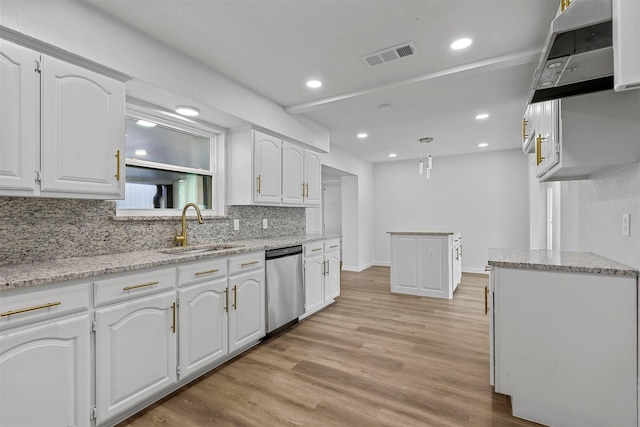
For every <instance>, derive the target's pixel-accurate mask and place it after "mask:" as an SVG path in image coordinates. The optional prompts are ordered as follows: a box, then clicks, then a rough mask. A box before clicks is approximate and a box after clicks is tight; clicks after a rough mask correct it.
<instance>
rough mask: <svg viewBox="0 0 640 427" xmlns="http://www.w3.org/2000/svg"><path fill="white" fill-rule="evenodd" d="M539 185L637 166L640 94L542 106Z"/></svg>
mask: <svg viewBox="0 0 640 427" xmlns="http://www.w3.org/2000/svg"><path fill="white" fill-rule="evenodd" d="M544 104H545V109H544V114H543V117H544V121H543V122H544V123H545V124H546V125H545V126H547V128H546V129H547V130H546V131H541V130H540V128H536V133H537V134H538V137H540V136H541V142H538V143H537V146H538V147H539V148H540V150H539V151H538V153H540V157H538V159H537V162H536V163H537V164H538V166H537V169H536V176H537V177H538V178H539V179H540V181H566V180H578V179H591V178H595V177H598V176H600V175H602V174H605V173H608V172H612V171H615V170H617V169H620V168H622V167H625V166H627V165H630V164H633V163H637V162H639V161H640V150H639V148H638V147H639V144H640V139H639V137H638V135H640V91H627V92H614V91H606V92H596V93H590V94H586V95H580V96H573V97H567V98H563V99H560V100H554V101H546V102H544Z"/></svg>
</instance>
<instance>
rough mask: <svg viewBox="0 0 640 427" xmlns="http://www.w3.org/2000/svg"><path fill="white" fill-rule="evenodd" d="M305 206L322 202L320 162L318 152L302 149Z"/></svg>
mask: <svg viewBox="0 0 640 427" xmlns="http://www.w3.org/2000/svg"><path fill="white" fill-rule="evenodd" d="M304 185H305V197H304V205H305V206H320V205H321V204H322V162H321V161H320V154H318V153H316V152H314V151H310V150H306V149H305V150H304Z"/></svg>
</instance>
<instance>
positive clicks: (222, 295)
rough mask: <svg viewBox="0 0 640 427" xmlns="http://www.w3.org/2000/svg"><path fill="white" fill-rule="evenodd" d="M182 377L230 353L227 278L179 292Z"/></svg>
mask: <svg viewBox="0 0 640 427" xmlns="http://www.w3.org/2000/svg"><path fill="white" fill-rule="evenodd" d="M179 301H180V305H179V317H178V325H179V330H178V332H179V344H178V345H179V354H180V377H186V376H188V375H190V374H192V373H194V372H196V371H197V370H198V369H201V368H203V367H204V366H206V365H209V364H211V363H213V362H215V361H216V360H218V359H220V358H222V357H224V356H226V355H227V354H228V344H227V343H228V336H227V335H228V324H227V309H228V303H229V300H228V294H227V278H226V277H225V278H223V279H217V280H212V281H208V282H204V283H200V284H197V285H193V286H189V287H187V288H183V289H180V291H179Z"/></svg>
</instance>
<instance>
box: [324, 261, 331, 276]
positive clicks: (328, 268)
mask: <svg viewBox="0 0 640 427" xmlns="http://www.w3.org/2000/svg"><path fill="white" fill-rule="evenodd" d="M325 262H326V263H327V276H328V275H329V274H330V273H331V263H330V262H329V260H326V261H325Z"/></svg>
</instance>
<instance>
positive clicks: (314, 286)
mask: <svg viewBox="0 0 640 427" xmlns="http://www.w3.org/2000/svg"><path fill="white" fill-rule="evenodd" d="M324 271H325V265H324V257H323V256H316V257H313V258H306V259H305V260H304V312H305V313H310V312H313V311H315V310H316V309H317V308H318V307H321V306H322V304H323V303H324Z"/></svg>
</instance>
